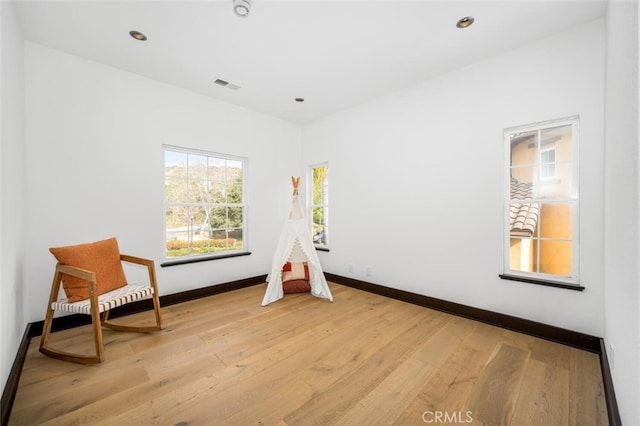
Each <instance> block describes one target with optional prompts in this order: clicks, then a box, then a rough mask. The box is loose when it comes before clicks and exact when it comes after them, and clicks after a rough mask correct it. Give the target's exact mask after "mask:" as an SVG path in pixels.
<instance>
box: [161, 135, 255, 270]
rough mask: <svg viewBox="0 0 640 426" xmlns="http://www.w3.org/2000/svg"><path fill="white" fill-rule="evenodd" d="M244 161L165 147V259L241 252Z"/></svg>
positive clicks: (243, 228) (242, 240)
mask: <svg viewBox="0 0 640 426" xmlns="http://www.w3.org/2000/svg"><path fill="white" fill-rule="evenodd" d="M246 165H247V160H246V159H245V158H241V157H234V156H229V155H222V154H214V153H211V152H205V151H198V150H192V149H186V148H179V147H174V146H165V147H164V170H165V172H164V173H165V176H164V183H165V191H164V193H165V258H166V259H167V260H175V259H177V258H198V257H200V258H201V257H218V256H220V255H228V254H232V253H239V252H246V250H247V247H246V234H247V228H246V201H245V191H244V176H245V171H246Z"/></svg>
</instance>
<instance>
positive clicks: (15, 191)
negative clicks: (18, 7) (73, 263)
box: [0, 1, 26, 389]
mask: <svg viewBox="0 0 640 426" xmlns="http://www.w3.org/2000/svg"><path fill="white" fill-rule="evenodd" d="M0 18H1V20H0V41H1V44H0V54H1V57H0V64H1V65H0V240H1V241H0V378H1V383H2V388H3V389H4V385H5V383H6V381H7V378H8V376H9V372H10V370H11V366H12V365H13V361H14V360H15V357H16V353H17V350H18V346H19V344H20V340H21V338H22V335H23V333H24V331H25V326H26V321H25V314H24V298H23V284H22V282H23V276H22V264H23V257H24V244H23V242H24V233H23V231H24V227H23V220H22V215H23V214H24V207H25V205H24V195H23V194H24V191H25V184H24V182H25V179H24V165H25V156H24V123H25V115H24V114H25V112H24V62H23V40H22V35H21V32H20V29H19V28H18V25H17V22H16V19H15V16H14V13H13V6H12V4H11V3H8V2H4V1H3V2H0Z"/></svg>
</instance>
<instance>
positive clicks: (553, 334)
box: [324, 272, 622, 426]
mask: <svg viewBox="0 0 640 426" xmlns="http://www.w3.org/2000/svg"><path fill="white" fill-rule="evenodd" d="M324 275H325V277H326V278H327V281H331V282H334V283H336V284H341V285H345V286H348V287H353V288H357V289H359V290H364V291H367V292H369V293H374V294H379V295H381V296H385V297H390V298H392V299H396V300H402V301H403V302H408V303H412V304H414V305H418V306H422V307H425V308H430V309H435V310H438V311H441V312H446V313H449V314H452V315H456V316H460V317H464V318H468V319H472V320H475V321H480V322H483V323H486V324H491V325H495V326H497V327H501V328H504V329H507V330H512V331H516V332H518V333H523V334H528V335H531V336H535V337H539V338H542V339H546V340H551V341H553V342H557V343H561V344H563V345H568V346H572V347H574V348H578V349H583V350H586V351H589V352H594V353H597V354H598V355H599V356H600V368H601V370H602V380H603V385H604V391H605V399H606V401H607V415H608V417H609V425H611V426H618V425H622V421H621V419H620V412H619V410H618V403H617V401H616V395H615V391H614V389H613V379H612V377H611V370H610V369H609V362H608V361H607V352H606V350H605V344H604V339H602V338H601V337H596V336H591V335H588V334H584V333H580V332H577V331H572V330H567V329H564V328H560V327H555V326H552V325H547V324H543V323H540V322H536V321H531V320H527V319H523V318H518V317H514V316H511V315H505V314H500V313H497V312H492V311H487V310H485V309H480V308H474V307H472V306H467V305H462V304H459V303H454V302H449V301H446V300H442V299H436V298H434V297H429V296H424V295H421V294H416V293H411V292H408V291H404V290H398V289H395V288H391V287H385V286H382V285H378V284H372V283H369V282H366V281H360V280H356V279H353V278H349V277H344V276H341V275H335V274H330V273H326V272H325V274H324Z"/></svg>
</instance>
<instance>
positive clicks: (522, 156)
mask: <svg viewBox="0 0 640 426" xmlns="http://www.w3.org/2000/svg"><path fill="white" fill-rule="evenodd" d="M510 141H511V166H512V167H520V166H530V165H533V164H535V163H536V162H537V158H538V148H539V145H538V131H537V130H536V131H531V132H525V133H512V134H511V135H510Z"/></svg>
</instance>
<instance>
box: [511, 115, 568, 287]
mask: <svg viewBox="0 0 640 426" xmlns="http://www.w3.org/2000/svg"><path fill="white" fill-rule="evenodd" d="M578 136H579V133H578V119H577V118H570V119H563V120H557V121H552V122H545V123H537V124H533V125H528V126H522V127H518V128H511V129H507V130H505V132H504V138H505V144H506V153H507V155H506V168H505V169H506V172H507V173H508V175H507V176H506V179H505V200H506V202H505V206H506V211H505V229H506V231H505V250H504V253H505V259H504V272H505V274H507V275H515V276H519V277H525V278H532V279H539V280H543V281H544V280H546V281H553V282H561V283H566V284H570V285H571V284H575V285H577V284H578V259H579V256H578V250H579V245H578V217H579V214H578V173H577V171H578V168H577V166H578V164H577V159H578Z"/></svg>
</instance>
